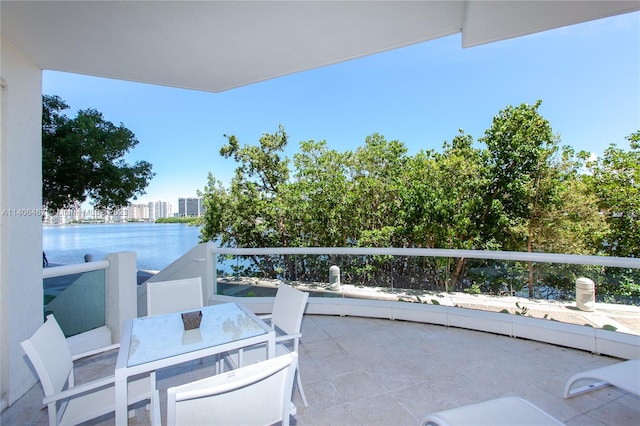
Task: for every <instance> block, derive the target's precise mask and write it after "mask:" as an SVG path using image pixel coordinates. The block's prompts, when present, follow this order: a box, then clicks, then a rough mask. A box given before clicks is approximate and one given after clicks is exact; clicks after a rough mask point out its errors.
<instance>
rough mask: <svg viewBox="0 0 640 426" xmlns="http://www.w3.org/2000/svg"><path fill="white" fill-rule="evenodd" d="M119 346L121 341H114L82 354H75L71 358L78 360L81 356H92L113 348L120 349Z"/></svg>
mask: <svg viewBox="0 0 640 426" xmlns="http://www.w3.org/2000/svg"><path fill="white" fill-rule="evenodd" d="M118 348H120V343H114V344H113V345H109V346H104V347H102V348H98V349H93V350H91V351H87V352H82V353H81V354H76V355H73V356H72V357H71V360H72V361H76V360H78V359H81V358H86V357H88V356H91V355H96V354H101V353H103V352H108V351H112V350H114V349H118Z"/></svg>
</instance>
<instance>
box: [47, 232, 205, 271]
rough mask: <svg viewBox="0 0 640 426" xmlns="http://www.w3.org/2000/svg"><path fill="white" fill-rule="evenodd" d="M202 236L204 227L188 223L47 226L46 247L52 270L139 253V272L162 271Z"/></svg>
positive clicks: (193, 245)
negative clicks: (87, 259)
mask: <svg viewBox="0 0 640 426" xmlns="http://www.w3.org/2000/svg"><path fill="white" fill-rule="evenodd" d="M199 235H200V227H197V226H190V225H187V224H184V223H149V222H135V223H112V224H72V225H43V227H42V247H43V250H44V252H45V253H46V255H47V259H48V260H49V265H50V266H56V265H68V264H72V263H83V262H84V261H85V260H84V257H85V255H87V254H88V255H90V256H91V257H92V258H93V260H94V261H95V260H101V259H102V258H104V256H105V255H106V254H108V253H113V252H119V251H135V252H136V255H137V266H138V269H139V270H153V271H159V270H161V269H163V268H165V267H166V266H169V265H170V264H171V263H172V262H173V261H174V260H176V259H178V258H179V257H180V256H182V255H183V254H185V253H186V252H187V251H189V250H191V249H192V248H193V247H195V246H196V245H197V244H198V237H199Z"/></svg>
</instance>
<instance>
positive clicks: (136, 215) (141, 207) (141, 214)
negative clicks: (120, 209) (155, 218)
mask: <svg viewBox="0 0 640 426" xmlns="http://www.w3.org/2000/svg"><path fill="white" fill-rule="evenodd" d="M128 220H138V221H141V220H149V206H148V205H147V204H130V205H129V217H128Z"/></svg>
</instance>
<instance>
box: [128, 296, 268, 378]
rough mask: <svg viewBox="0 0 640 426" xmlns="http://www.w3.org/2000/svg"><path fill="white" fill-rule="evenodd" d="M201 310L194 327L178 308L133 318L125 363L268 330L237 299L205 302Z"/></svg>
mask: <svg viewBox="0 0 640 426" xmlns="http://www.w3.org/2000/svg"><path fill="white" fill-rule="evenodd" d="M200 310H201V311H202V321H201V323H200V328H196V329H193V330H185V329H184V326H183V323H182V317H181V315H180V312H176V313H172V314H166V315H155V316H150V317H141V318H136V319H135V320H134V321H133V324H132V327H131V341H130V343H129V356H128V359H127V366H128V367H132V366H134V365H139V364H143V363H146V362H151V361H156V360H159V359H164V358H169V357H171V356H176V355H180V354H184V353H187V352H192V351H196V350H199V349H204V348H209V347H212V346H217V345H222V344H225V343H230V342H233V341H237V340H242V339H246V338H249V337H255V336H258V335H261V334H267V330H265V328H264V327H263V326H262V325H261V324H260V323H259V322H258V321H256V320H255V319H254V317H253V316H252V315H250V314H249V313H248V312H247V311H246V310H244V309H243V308H242V307H240V306H238V305H237V304H236V303H223V304H219V305H211V306H205V307H203V308H201V309H200ZM195 311H197V309H196V310H195ZM189 312H191V311H189Z"/></svg>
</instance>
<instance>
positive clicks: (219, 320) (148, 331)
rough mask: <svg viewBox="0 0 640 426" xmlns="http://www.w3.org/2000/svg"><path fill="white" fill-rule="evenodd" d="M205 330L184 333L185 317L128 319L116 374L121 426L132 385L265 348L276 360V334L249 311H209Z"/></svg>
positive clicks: (235, 307) (228, 307)
mask: <svg viewBox="0 0 640 426" xmlns="http://www.w3.org/2000/svg"><path fill="white" fill-rule="evenodd" d="M200 310H201V311H202V321H201V323H200V327H199V328H196V329H192V330H184V325H183V323H182V317H181V315H180V314H181V313H180V312H176V313H171V314H165V315H155V316H150V317H141V318H134V319H132V320H128V321H127V322H126V323H125V326H124V330H123V333H122V341H121V344H120V350H119V352H118V359H117V361H116V369H115V391H116V409H115V417H116V418H115V420H116V425H126V424H127V381H128V379H129V378H130V377H132V376H136V375H138V374H142V373H148V372H155V371H157V370H159V369H161V368H166V367H170V366H173V365H177V364H181V363H183V362H188V361H191V360H195V359H199V358H204V357H207V356H211V355H216V354H219V353H224V352H227V351H232V350H235V349H240V348H244V347H247V346H251V345H255V344H259V343H266V344H267V348H268V356H269V358H272V357H273V356H274V355H275V332H274V331H273V330H272V329H271V327H269V326H268V325H267V324H266V323H265V322H264V321H263V320H261V319H260V318H258V317H257V316H256V315H255V314H253V312H251V311H249V310H248V309H247V308H246V307H245V306H243V305H241V304H237V303H223V304H218V305H211V306H205V307H203V308H201V309H200Z"/></svg>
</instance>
